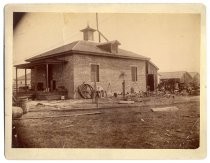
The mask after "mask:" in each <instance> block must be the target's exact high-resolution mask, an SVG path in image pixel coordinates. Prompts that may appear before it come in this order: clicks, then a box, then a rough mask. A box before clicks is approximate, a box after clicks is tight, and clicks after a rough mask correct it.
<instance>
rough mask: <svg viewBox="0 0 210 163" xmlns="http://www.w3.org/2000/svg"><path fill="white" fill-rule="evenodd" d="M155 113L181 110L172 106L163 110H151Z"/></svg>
mask: <svg viewBox="0 0 210 163" xmlns="http://www.w3.org/2000/svg"><path fill="white" fill-rule="evenodd" d="M151 110H152V111H153V112H161V111H178V110H179V108H177V107H176V106H171V107H163V108H152V109H151Z"/></svg>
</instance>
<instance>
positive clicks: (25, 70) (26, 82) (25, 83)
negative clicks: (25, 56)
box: [25, 69, 27, 87]
mask: <svg viewBox="0 0 210 163" xmlns="http://www.w3.org/2000/svg"><path fill="white" fill-rule="evenodd" d="M26 71H27V69H25V87H26V86H27V76H26Z"/></svg>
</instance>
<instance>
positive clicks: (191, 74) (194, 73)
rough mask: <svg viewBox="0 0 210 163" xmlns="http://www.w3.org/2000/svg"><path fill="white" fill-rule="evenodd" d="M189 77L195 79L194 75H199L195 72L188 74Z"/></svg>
mask: <svg viewBox="0 0 210 163" xmlns="http://www.w3.org/2000/svg"><path fill="white" fill-rule="evenodd" d="M189 74H190V76H191V77H192V78H193V77H195V76H196V75H200V74H199V73H197V72H189Z"/></svg>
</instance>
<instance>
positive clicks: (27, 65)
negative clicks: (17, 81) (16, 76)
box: [14, 59, 68, 69]
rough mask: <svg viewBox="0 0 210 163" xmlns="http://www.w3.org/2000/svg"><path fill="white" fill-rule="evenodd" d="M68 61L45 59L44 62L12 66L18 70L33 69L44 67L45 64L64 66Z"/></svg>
mask: <svg viewBox="0 0 210 163" xmlns="http://www.w3.org/2000/svg"><path fill="white" fill-rule="evenodd" d="M67 62H68V61H66V60H58V59H45V60H40V61H35V62H30V63H23V64H18V65H14V67H16V68H18V69H33V68H34V67H36V66H40V65H46V64H64V63H67Z"/></svg>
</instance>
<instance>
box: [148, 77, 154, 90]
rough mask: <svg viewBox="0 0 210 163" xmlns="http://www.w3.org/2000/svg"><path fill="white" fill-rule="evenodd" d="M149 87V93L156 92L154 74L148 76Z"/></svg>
mask: <svg viewBox="0 0 210 163" xmlns="http://www.w3.org/2000/svg"><path fill="white" fill-rule="evenodd" d="M147 87H148V88H149V91H154V90H155V83H154V74H148V75H147Z"/></svg>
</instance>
